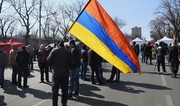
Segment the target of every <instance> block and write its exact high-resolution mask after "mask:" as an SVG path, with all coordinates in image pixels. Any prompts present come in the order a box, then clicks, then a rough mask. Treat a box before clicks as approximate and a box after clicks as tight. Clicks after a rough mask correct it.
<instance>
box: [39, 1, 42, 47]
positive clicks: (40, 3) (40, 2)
mask: <svg viewBox="0 0 180 106" xmlns="http://www.w3.org/2000/svg"><path fill="white" fill-rule="evenodd" d="M41 8H42V1H41V0H40V1H39V46H40V45H41Z"/></svg>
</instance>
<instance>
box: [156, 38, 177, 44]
mask: <svg viewBox="0 0 180 106" xmlns="http://www.w3.org/2000/svg"><path fill="white" fill-rule="evenodd" d="M160 42H164V43H166V44H168V45H169V44H170V43H171V44H173V42H174V39H170V38H168V37H166V36H164V37H163V38H162V39H160V40H158V41H157V43H158V44H159V43H160Z"/></svg>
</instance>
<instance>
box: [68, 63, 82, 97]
mask: <svg viewBox="0 0 180 106" xmlns="http://www.w3.org/2000/svg"><path fill="white" fill-rule="evenodd" d="M79 71H80V68H79V67H77V68H73V69H71V73H70V89H69V93H70V94H72V93H73V91H74V93H77V94H78V93H79Z"/></svg>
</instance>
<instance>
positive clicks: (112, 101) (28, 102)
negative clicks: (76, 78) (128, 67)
mask: <svg viewBox="0 0 180 106" xmlns="http://www.w3.org/2000/svg"><path fill="white" fill-rule="evenodd" d="M153 63H154V64H155V60H153ZM111 67H112V66H111V65H110V64H108V63H104V64H103V68H104V77H105V78H106V79H108V78H109V77H110V71H111ZM141 69H142V74H141V75H139V74H137V73H130V74H126V75H124V74H122V73H121V81H120V82H118V83H115V82H106V84H105V85H92V84H91V82H90V81H83V80H81V79H80V97H79V98H78V99H75V98H73V99H70V100H68V106H179V103H180V101H179V98H180V83H179V82H180V77H179V75H178V78H176V79H174V78H171V72H170V70H169V67H168V66H166V69H167V74H166V75H163V74H157V71H154V65H146V64H144V63H143V64H142V63H141ZM11 74H12V71H11V69H10V68H7V69H6V70H5V85H4V89H0V106H51V83H41V84H40V83H39V81H40V73H39V68H38V66H37V62H34V70H33V71H31V76H30V77H29V79H28V84H29V86H30V88H27V89H24V88H22V89H19V88H18V87H16V86H14V85H12V84H11V82H10V80H11ZM50 76H51V73H50ZM88 78H90V70H89V71H88ZM59 93H61V92H59ZM59 106H61V96H59Z"/></svg>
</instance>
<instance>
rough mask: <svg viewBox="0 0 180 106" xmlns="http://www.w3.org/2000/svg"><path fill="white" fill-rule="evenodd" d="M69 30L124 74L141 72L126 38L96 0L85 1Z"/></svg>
mask: <svg viewBox="0 0 180 106" xmlns="http://www.w3.org/2000/svg"><path fill="white" fill-rule="evenodd" d="M69 32H70V33H71V34H72V35H74V36H75V37H76V38H78V39H79V40H81V41H82V42H83V43H84V44H86V45H87V46H88V47H89V48H91V49H92V50H93V51H95V52H96V53H97V54H99V55H100V56H101V57H103V58H104V59H105V60H106V61H108V62H109V63H111V64H112V65H113V66H115V67H117V68H118V69H119V70H120V71H122V72H123V73H124V74H126V73H129V72H139V73H141V71H140V65H139V61H138V58H137V56H136V54H135V52H134V50H133V49H132V47H131V45H130V44H129V42H128V40H127V39H126V38H125V36H124V35H123V33H122V32H121V31H120V29H119V28H118V27H117V26H116V24H115V23H114V21H113V20H112V19H111V17H110V16H109V15H108V14H107V13H106V11H105V10H104V9H103V7H102V6H101V5H100V4H99V3H98V1H97V0H90V1H89V2H88V3H87V5H86V6H85V7H84V9H83V11H82V12H81V14H80V15H79V16H78V17H77V19H76V20H75V22H74V23H73V25H72V26H71V27H70V29H69Z"/></svg>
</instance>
